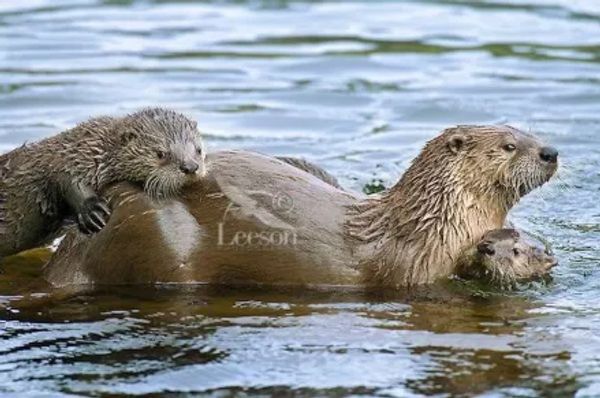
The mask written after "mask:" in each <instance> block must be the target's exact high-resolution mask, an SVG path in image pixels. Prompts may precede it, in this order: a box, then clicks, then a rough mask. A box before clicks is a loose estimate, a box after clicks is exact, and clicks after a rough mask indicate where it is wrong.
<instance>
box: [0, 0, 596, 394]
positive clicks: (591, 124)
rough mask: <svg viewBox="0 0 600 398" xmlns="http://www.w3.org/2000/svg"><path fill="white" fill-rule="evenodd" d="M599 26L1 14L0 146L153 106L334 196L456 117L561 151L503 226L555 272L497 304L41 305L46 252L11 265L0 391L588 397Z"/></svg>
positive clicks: (136, 8)
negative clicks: (319, 174) (333, 179)
mask: <svg viewBox="0 0 600 398" xmlns="http://www.w3.org/2000/svg"><path fill="white" fill-rule="evenodd" d="M599 22H600V5H598V3H597V2H594V1H585V0H529V1H526V2H525V1H509V0H496V1H475V0H456V1H453V0H437V1H436V0H430V1H412V2H411V1H406V2H393V1H363V2H340V1H329V2H316V1H284V0H272V1H267V0H265V1H202V2H186V1H181V2H168V1H126V0H112V1H111V0H106V1H104V2H98V1H85V0H81V1H80V0H68V1H51V0H31V1H27V2H17V1H2V2H0V38H1V40H0V150H2V151H3V150H8V149H11V148H14V147H15V146H17V145H20V144H22V143H23V142H24V141H26V140H35V139H38V138H41V137H44V136H48V135H51V134H54V133H56V132H58V131H61V130H62V129H65V128H67V127H70V126H73V125H74V124H75V123H76V122H78V121H81V120H82V119H85V118H87V117H89V116H91V115H97V114H102V113H113V114H114V113H122V112H126V111H129V110H133V109H136V108H139V107H141V106H145V105H155V104H162V105H166V106H171V107H175V108H177V109H180V110H182V111H185V112H188V113H189V114H191V115H192V116H194V117H196V118H197V119H198V120H199V122H200V124H201V126H202V129H203V131H204V132H205V137H206V139H207V141H208V143H209V149H213V150H214V149H224V148H246V149H251V150H258V151H262V152H266V153H272V154H287V155H297V156H304V157H306V158H307V159H310V160H314V161H317V162H318V163H320V164H322V165H323V166H325V167H326V168H327V169H328V170H330V171H332V172H333V173H334V174H335V175H336V176H338V177H339V178H340V179H341V181H342V183H343V184H344V185H345V186H346V187H348V188H351V189H362V188H363V187H364V186H365V185H367V184H369V183H371V182H373V181H379V180H381V181H383V183H384V184H386V185H389V184H391V183H392V182H394V181H395V180H396V179H397V177H398V176H399V175H400V173H401V172H402V171H403V170H404V169H405V168H406V166H407V164H408V162H409V161H410V159H411V158H412V157H414V156H415V154H416V153H417V152H418V150H419V148H420V147H421V146H422V145H423V143H424V142H425V140H426V139H428V138H430V137H432V136H433V135H435V134H436V133H437V132H438V131H439V130H441V129H442V128H444V127H447V126H449V125H453V124H457V123H511V124H514V125H516V126H519V127H521V128H524V129H528V130H532V131H535V132H536V133H537V134H538V135H539V136H541V137H542V138H543V139H545V140H547V141H548V142H551V143H552V144H553V145H555V146H557V147H558V148H559V149H560V151H561V158H562V166H561V171H560V173H559V174H560V175H559V178H557V179H555V181H554V182H553V183H552V184H549V185H548V186H546V187H544V188H542V189H541V190H539V191H537V192H536V193H534V194H532V195H530V196H529V197H527V198H526V199H525V200H524V201H523V202H522V203H521V204H520V205H519V207H518V208H516V209H515V210H514V211H513V212H512V214H511V218H512V219H513V220H514V221H515V222H516V223H517V224H518V225H519V226H521V227H522V228H525V229H527V230H529V231H531V232H534V233H538V234H541V235H543V236H544V237H546V238H547V239H548V241H549V242H551V243H552V244H553V246H554V248H555V251H556V253H557V256H558V257H559V259H560V262H561V264H560V266H559V267H558V268H556V269H555V270H554V272H553V274H554V282H553V283H552V284H550V285H548V286H540V285H533V286H524V287H523V288H522V289H521V290H520V291H517V292H510V293H498V292H489V291H484V292H482V293H480V294H476V293H477V292H476V291H473V290H472V289H463V288H461V287H460V286H450V287H449V288H448V289H449V291H445V292H444V293H442V294H441V295H439V294H433V295H431V296H427V297H419V298H417V299H415V298H410V297H406V296H405V295H397V296H393V295H392V296H389V295H385V296H366V295H364V294H361V293H360V292H332V291H311V292H306V291H304V292H302V291H297V292H296V291H286V292H281V291H251V290H241V291H232V290H218V291H217V290H214V289H213V288H206V287H194V286H186V287H177V286H170V285H168V286H159V287H152V288H151V287H140V288H135V289H133V288H123V289H106V290H102V291H95V292H93V291H90V292H72V291H71V292H69V291H67V292H64V291H61V292H54V293H53V294H51V295H45V294H48V293H49V292H51V290H50V289H49V288H48V287H47V286H44V285H43V284H42V283H41V282H40V281H39V268H40V266H41V264H42V263H43V261H44V259H45V258H47V256H48V254H47V253H45V252H35V253H33V254H30V255H28V256H23V257H20V258H16V259H12V260H10V261H8V264H4V269H5V273H4V274H3V275H2V276H0V295H1V296H0V302H1V303H2V304H1V307H2V308H0V339H1V342H0V393H15V394H17V395H23V394H25V393H29V394H31V395H36V394H39V393H41V392H46V393H54V394H57V395H60V394H76V395H102V394H114V395H119V394H152V393H163V394H167V393H171V394H173V395H177V393H181V394H186V393H204V394H207V395H214V396H219V397H221V396H240V395H242V396H255V395H261V396H269V395H280V396H292V395H300V396H323V395H330V396H346V395H351V394H352V395H354V396H372V395H379V396H411V395H415V396H418V395H428V394H438V395H456V396H461V395H463V396H465V395H473V394H482V395H483V396H488V397H500V396H523V397H529V396H561V397H562V396H569V395H574V394H576V395H577V396H581V397H588V396H590V397H591V396H600V359H599V358H600V337H599V336H600V304H599V303H600V289H599V288H600V273H599V270H598V264H599V260H600V248H599V246H598V241H599V238H600V203H599V202H598V200H597V197H598V191H599V188H600V174H599V172H598V170H599V165H600V157H599V156H598V154H599V152H600V113H599V112H598V110H599V108H598V104H599V103H600V42H599V41H598V40H599V39H598V38H599V37H600V35H599V34H600V25H599ZM27 292H35V293H39V294H36V295H33V296H27V297H24V298H21V296H22V295H23V294H25V293H27Z"/></svg>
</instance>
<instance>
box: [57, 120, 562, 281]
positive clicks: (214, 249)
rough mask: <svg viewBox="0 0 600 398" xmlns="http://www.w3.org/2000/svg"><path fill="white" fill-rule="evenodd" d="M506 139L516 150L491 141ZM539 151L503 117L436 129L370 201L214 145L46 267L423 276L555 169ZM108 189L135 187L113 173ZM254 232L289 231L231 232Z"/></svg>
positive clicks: (105, 275)
mask: <svg viewBox="0 0 600 398" xmlns="http://www.w3.org/2000/svg"><path fill="white" fill-rule="evenodd" d="M506 144H511V145H512V144H514V145H515V150H514V151H512V152H511V153H508V152H507V151H505V150H504V149H502V147H503V146H504V145H506ZM541 148H542V146H541V144H540V143H539V142H538V141H537V140H535V139H534V138H533V137H530V136H528V135H526V134H524V133H522V132H519V131H518V130H515V129H512V128H509V127H505V126H500V127H490V126H487V127H481V126H462V127H458V128H454V129H448V130H446V131H445V132H444V133H443V134H442V135H440V136H439V137H437V138H435V139H433V140H432V141H431V142H429V143H428V144H427V145H426V147H425V148H424V150H423V151H422V153H421V154H420V155H419V156H418V157H417V158H416V159H415V161H414V162H413V164H412V166H411V167H410V168H409V169H408V170H407V172H406V173H405V175H404V176H403V177H402V179H401V180H400V182H399V183H398V184H396V186H395V187H393V188H392V189H390V190H389V191H388V192H385V193H383V194H382V195H381V196H379V197H376V198H369V199H365V198H364V197H363V196H362V195H360V194H358V193H357V194H353V193H350V192H345V191H342V190H339V189H337V188H335V187H334V186H332V185H330V184H327V183H325V182H323V181H322V180H320V179H318V178H316V177H315V176H313V175H311V174H309V173H306V172H304V171H303V170H300V169H298V168H296V167H293V166H291V165H289V164H286V163H284V162H282V161H280V160H278V159H275V158H272V157H268V156H265V155H260V154H256V153H251V152H244V151H223V152H216V153H213V154H211V155H209V158H208V161H209V165H210V173H209V174H208V176H207V178H206V179H205V180H203V181H202V184H194V185H192V186H190V187H189V188H188V189H186V190H184V192H183V194H182V196H180V197H179V198H176V199H174V200H172V201H170V202H166V203H164V204H161V205H160V206H157V205H154V204H147V203H144V202H143V201H141V202H136V203H137V204H136V203H129V202H127V201H125V202H121V204H120V205H118V206H117V207H116V208H115V209H114V213H113V216H112V217H111V219H110V221H109V224H108V225H107V226H106V227H105V228H104V229H103V230H102V231H100V232H99V233H98V234H97V235H96V236H93V237H91V238H85V237H83V238H82V239H84V238H85V239H87V240H86V241H84V242H82V241H77V240H75V243H73V241H72V240H66V241H65V242H64V243H63V245H65V244H66V245H68V247H65V248H62V249H64V250H61V251H60V253H57V255H56V256H54V257H53V259H52V261H51V262H50V264H49V265H48V267H47V274H46V275H47V277H48V280H49V281H50V282H51V283H53V284H56V285H66V284H70V283H77V281H78V280H79V281H81V280H87V281H89V282H91V283H104V284H114V283H143V282H146V283H152V282H159V281H160V282H182V281H187V282H191V281H194V282H202V283H215V284H269V285H277V284H279V285H281V284H291V285H310V284H320V285H323V284H343V285H353V286H364V285H365V283H366V284H368V285H376V286H378V287H379V286H384V287H385V286H392V287H400V286H406V285H412V284H416V283H429V282H434V281H435V280H437V279H439V278H443V277H445V276H450V275H451V274H452V273H453V271H454V261H455V260H456V259H457V258H458V256H459V254H460V253H462V252H463V250H464V249H466V248H468V247H469V246H470V245H473V244H475V243H476V242H477V241H478V240H479V239H481V237H482V236H483V234H484V233H485V232H486V231H488V230H491V229H497V228H501V226H502V225H503V223H504V221H505V220H504V219H505V216H506V212H507V211H508V210H509V209H510V207H512V206H513V205H514V204H515V203H516V201H517V200H518V199H519V197H520V196H521V195H523V194H525V193H527V191H528V190H529V189H532V188H534V187H536V186H539V185H541V184H542V183H544V182H545V181H546V180H547V179H548V178H550V176H551V175H552V174H553V173H554V170H555V169H556V162H553V163H552V164H551V163H548V162H544V161H542V160H541V159H540V150H541ZM505 152H506V153H505ZM119 190H122V192H124V193H125V194H128V193H131V192H133V194H135V195H141V193H140V192H139V190H138V191H137V192H136V191H135V188H134V187H131V186H127V185H125V184H118V185H117V192H120V191H119ZM141 196H143V195H141ZM221 227H223V228H221ZM221 230H222V231H224V233H223V235H222V236H223V239H220V237H221V235H220V231H221ZM263 232H266V233H276V234H277V233H278V234H281V233H287V232H289V233H291V234H292V235H293V239H290V242H289V243H286V244H269V245H263V244H261V243H260V241H258V240H255V243H254V244H247V243H246V242H247V241H246V240H244V241H243V242H242V243H241V244H239V243H238V242H234V243H235V244H232V242H233V240H232V238H234V237H236V236H237V235H238V234H240V233H241V234H243V235H244V236H245V237H247V236H250V234H260V233H263ZM74 233H75V234H77V232H76V231H75V232H74ZM78 235H79V236H81V234H78ZM147 242H150V244H147ZM256 243H258V244H256ZM61 246H62V245H61ZM149 270H153V271H152V272H149ZM81 275H83V276H84V277H79V276H81ZM74 276H78V277H77V278H74Z"/></svg>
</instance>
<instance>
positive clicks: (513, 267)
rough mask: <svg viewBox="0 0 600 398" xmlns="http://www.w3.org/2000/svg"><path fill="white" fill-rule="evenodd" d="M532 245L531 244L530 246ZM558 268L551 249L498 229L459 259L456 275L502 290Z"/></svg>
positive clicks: (511, 230)
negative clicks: (486, 283)
mask: <svg viewBox="0 0 600 398" xmlns="http://www.w3.org/2000/svg"><path fill="white" fill-rule="evenodd" d="M528 241H531V242H528ZM557 264H558V261H557V260H556V258H555V257H554V256H553V255H552V253H551V252H550V250H549V249H546V248H543V247H541V246H540V245H539V244H538V242H533V240H532V239H526V238H525V237H523V236H522V235H521V234H520V233H519V231H517V230H515V229H510V228H503V229H495V230H493V231H489V232H487V233H486V234H485V235H483V238H482V239H481V240H480V241H479V242H478V243H477V244H476V245H474V246H472V247H471V248H469V249H468V250H467V251H466V252H465V253H463V255H462V256H461V257H460V258H459V260H458V262H457V265H456V272H455V273H456V275H458V276H459V277H461V278H464V279H475V280H480V281H485V282H488V283H490V284H492V285H495V286H499V287H511V286H513V285H514V284H516V283H517V282H519V281H526V280H532V279H539V278H542V277H545V276H546V275H548V273H549V272H550V270H551V269H552V268H553V267H554V266H556V265H557Z"/></svg>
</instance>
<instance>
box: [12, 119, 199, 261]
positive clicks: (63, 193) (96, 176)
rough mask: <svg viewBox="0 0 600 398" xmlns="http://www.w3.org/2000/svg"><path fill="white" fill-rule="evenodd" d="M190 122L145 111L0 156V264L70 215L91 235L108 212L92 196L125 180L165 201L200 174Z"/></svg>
mask: <svg viewBox="0 0 600 398" xmlns="http://www.w3.org/2000/svg"><path fill="white" fill-rule="evenodd" d="M201 145H202V143H201V141H200V137H199V134H198V129H197V126H196V123H195V122H193V121H191V120H189V119H188V118H186V117H185V116H183V115H181V114H179V113H176V112H174V111H170V110H166V109H160V108H149V109H144V110H142V111H140V112H137V113H134V114H131V115H128V116H125V117H121V118H113V117H99V118H95V119H91V120H89V121H87V122H84V123H81V124H79V125H78V126H76V127H75V128H73V129H70V130H67V131H65V132H63V133H61V134H59V135H56V136H54V137H50V138H47V139H44V140H42V141H39V142H37V143H33V144H29V145H24V146H22V147H20V148H17V149H15V150H13V151H11V152H8V153H6V154H4V155H2V156H0V258H1V257H3V256H7V255H10V254H14V253H17V252H19V251H22V250H26V249H30V248H33V247H35V246H38V245H40V244H42V243H44V242H45V240H47V239H48V237H49V236H50V235H51V234H52V233H53V232H55V231H56V230H57V228H59V227H60V225H61V224H62V222H63V221H64V219H65V218H66V217H68V216H70V215H73V216H75V217H76V220H77V222H78V224H79V227H80V229H81V230H82V231H83V232H85V233H91V232H97V231H99V230H100V229H101V228H102V227H103V226H104V225H105V223H106V220H107V219H108V217H109V216H110V210H109V208H108V206H106V203H105V201H104V200H103V199H102V198H101V197H100V196H99V195H98V192H100V191H101V190H102V189H103V188H104V187H106V186H107V185H108V184H111V183H114V182H118V181H130V182H132V183H136V184H139V185H140V186H141V187H144V188H145V189H146V191H147V192H148V193H149V195H151V196H152V197H156V198H161V197H163V196H164V197H168V196H171V195H172V194H174V193H175V192H177V191H178V190H179V189H180V188H181V187H182V186H183V185H185V184H186V183H188V182H191V181H194V180H196V179H197V176H198V175H200V174H201V173H203V172H204V154H203V153H201V148H202V146H201Z"/></svg>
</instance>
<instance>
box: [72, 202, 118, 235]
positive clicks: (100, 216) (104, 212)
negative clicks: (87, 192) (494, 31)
mask: <svg viewBox="0 0 600 398" xmlns="http://www.w3.org/2000/svg"><path fill="white" fill-rule="evenodd" d="M109 217H110V209H109V208H108V206H107V205H106V203H105V202H104V200H103V199H100V198H98V197H93V198H89V199H86V201H85V203H84V205H83V206H82V210H81V212H80V213H79V214H77V223H78V224H79V229H80V230H81V232H83V233H84V234H88V235H89V234H93V233H96V232H99V231H100V230H102V228H104V227H105V226H106V223H107V221H108V218H109Z"/></svg>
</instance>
